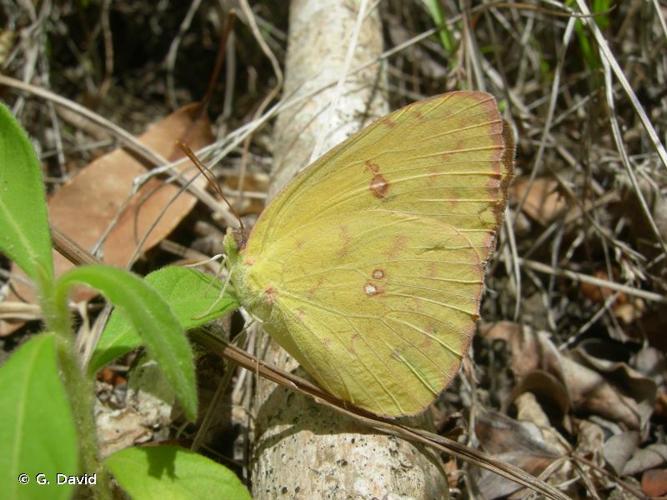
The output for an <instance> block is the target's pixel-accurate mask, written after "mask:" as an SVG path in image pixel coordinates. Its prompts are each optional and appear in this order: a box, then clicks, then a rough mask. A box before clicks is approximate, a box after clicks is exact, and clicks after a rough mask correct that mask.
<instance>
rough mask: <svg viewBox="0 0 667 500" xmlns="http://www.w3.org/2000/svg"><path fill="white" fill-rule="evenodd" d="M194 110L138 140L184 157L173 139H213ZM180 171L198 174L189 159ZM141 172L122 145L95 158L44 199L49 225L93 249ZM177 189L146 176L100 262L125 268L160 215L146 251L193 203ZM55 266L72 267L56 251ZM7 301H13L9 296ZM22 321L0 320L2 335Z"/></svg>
mask: <svg viewBox="0 0 667 500" xmlns="http://www.w3.org/2000/svg"><path fill="white" fill-rule="evenodd" d="M198 108H199V107H198V105H196V104H190V105H188V106H184V107H182V108H180V109H178V110H176V111H175V112H173V113H172V114H170V115H169V116H167V117H165V118H163V119H162V120H160V121H158V122H157V123H155V124H153V125H152V126H150V127H149V128H148V130H147V131H146V132H145V133H144V134H143V135H142V136H141V137H140V138H139V141H140V142H142V143H143V144H145V145H147V146H149V147H150V148H151V149H152V150H153V151H155V152H156V153H159V154H160V155H162V156H163V157H165V158H167V159H169V160H170V161H173V160H176V159H178V158H181V157H183V153H182V151H181V150H180V148H179V147H178V145H177V141H183V142H185V143H187V144H188V145H189V146H190V147H191V148H192V149H199V148H201V147H203V146H206V145H207V144H210V143H211V142H212V141H213V134H212V132H211V127H210V123H209V121H208V119H207V117H206V116H205V115H204V116H203V117H199V113H198V112H197V110H198ZM182 171H183V175H184V176H185V177H186V178H191V177H192V176H193V175H195V174H197V173H198V171H197V170H196V169H194V168H193V167H192V164H191V163H190V162H187V163H185V164H184V166H183V167H182ZM145 173H146V169H145V168H144V165H143V164H142V163H141V162H140V161H138V160H137V159H136V158H135V157H133V156H132V155H131V154H129V153H128V152H126V151H125V150H124V149H121V148H118V149H116V150H114V151H112V152H111V153H108V154H106V155H104V156H101V157H100V158H97V159H96V160H94V161H93V162H92V163H90V164H89V165H88V166H86V167H85V168H83V169H82V170H81V171H80V172H79V174H78V175H76V176H75V177H74V178H73V179H72V180H71V181H70V182H69V183H68V184H66V185H64V186H62V187H61V188H60V189H59V190H58V191H57V192H56V193H55V194H54V195H53V196H52V197H51V198H50V199H49V200H48V206H49V221H50V223H51V225H52V226H54V227H56V228H58V229H59V230H60V231H62V232H63V233H65V234H66V235H67V236H68V237H69V238H70V239H72V240H74V241H75V242H76V243H78V244H79V246H81V247H82V248H84V249H87V250H92V248H93V246H94V245H95V243H96V242H97V241H98V240H99V238H100V237H101V236H102V235H103V232H104V231H105V230H106V229H107V227H108V226H109V224H110V223H111V222H112V220H113V219H114V217H116V215H117V214H118V212H119V210H120V209H121V208H122V205H123V203H124V202H125V201H126V199H127V197H128V195H129V194H130V192H131V189H132V184H133V182H134V180H135V178H137V177H138V176H140V175H143V174H145ZM195 182H196V183H198V185H199V186H205V182H206V181H205V179H204V178H203V177H202V176H200V177H199V178H198V179H197V181H195ZM179 190H180V187H179V186H178V185H174V184H167V183H165V182H164V181H163V180H162V179H158V178H152V179H151V180H149V181H148V182H147V183H146V184H145V185H144V186H143V187H142V188H141V189H140V190H139V192H138V193H136V194H135V195H134V196H132V198H131V199H130V202H129V204H128V205H127V207H126V208H125V210H123V212H122V213H121V215H120V217H119V219H118V223H117V224H116V225H115V226H114V228H113V229H112V230H111V232H110V234H109V235H108V237H107V239H106V241H105V243H104V245H103V247H102V252H103V257H102V260H103V261H104V262H105V263H106V264H110V265H114V266H119V267H125V266H126V265H127V264H128V263H129V262H130V259H131V257H132V255H133V253H134V251H135V249H136V248H137V245H138V244H139V242H140V240H141V239H142V238H143V236H144V235H145V234H146V233H147V232H148V231H149V229H151V226H152V225H153V224H154V223H155V221H157V220H158V217H159V221H158V222H157V224H156V226H155V227H154V228H153V229H152V231H151V232H150V234H149V235H148V237H147V239H146V241H145V243H144V244H143V245H142V247H141V250H142V251H146V250H149V249H150V248H152V247H153V246H155V245H156V244H157V243H159V242H160V241H161V240H162V239H163V238H165V237H166V236H167V235H168V234H169V233H170V232H171V231H172V230H173V229H174V228H175V227H176V226H177V225H178V223H179V222H180V221H181V220H182V219H183V217H185V216H186V215H187V214H188V213H189V211H190V210H191V209H192V207H193V206H194V205H195V203H196V201H197V200H196V198H195V197H194V196H192V195H191V194H189V193H187V192H183V193H180V195H178V197H177V198H176V199H175V200H174V201H173V202H172V199H173V198H174V196H175V195H176V194H177V193H178V192H179ZM163 212H164V213H163ZM160 216H161V217H160ZM54 264H55V271H56V276H58V275H60V274H62V273H64V272H65V271H67V270H68V269H71V268H72V267H73V266H72V264H71V263H70V262H69V261H68V260H67V259H65V258H64V257H62V256H61V255H60V254H59V253H57V252H55V251H54ZM12 273H13V274H14V275H18V276H17V278H16V279H13V280H12V285H13V287H14V288H15V290H16V291H17V293H18V296H19V297H21V298H22V299H24V300H26V301H27V302H34V300H35V293H34V289H33V288H32V287H30V286H27V285H25V284H24V281H23V280H21V279H20V277H21V275H22V274H21V273H20V272H19V270H18V269H17V268H16V266H14V267H13V271H12ZM94 295H95V292H94V291H92V290H89V289H84V288H81V289H79V290H77V292H76V293H75V295H73V296H72V298H73V299H74V300H76V301H80V300H85V299H88V298H91V297H92V296H94ZM9 300H12V297H10V298H9ZM22 324H23V322H9V321H0V337H2V336H6V335H9V334H10V333H12V332H13V331H15V330H16V329H17V328H19V327H20V326H21V325H22Z"/></svg>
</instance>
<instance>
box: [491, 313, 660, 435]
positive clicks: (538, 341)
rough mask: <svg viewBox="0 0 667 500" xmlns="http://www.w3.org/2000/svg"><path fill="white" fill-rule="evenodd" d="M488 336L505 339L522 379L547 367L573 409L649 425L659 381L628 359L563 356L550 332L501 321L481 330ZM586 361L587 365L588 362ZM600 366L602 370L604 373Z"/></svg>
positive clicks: (633, 426)
mask: <svg viewBox="0 0 667 500" xmlns="http://www.w3.org/2000/svg"><path fill="white" fill-rule="evenodd" d="M480 332H481V334H482V335H483V336H484V337H486V338H489V339H503V340H506V341H507V342H508V343H509V346H510V350H511V352H512V371H513V372H514V374H515V376H516V377H517V379H519V380H521V379H522V378H523V377H526V376H527V375H528V374H529V373H531V372H533V371H535V370H544V371H546V372H548V373H550V374H551V375H553V376H554V377H555V378H556V379H557V380H560V381H562V382H563V383H564V385H565V387H566V388H567V391H568V395H569V398H570V402H571V403H572V408H573V409H574V411H576V412H579V413H594V414H597V415H600V416H602V417H604V418H607V419H609V420H612V421H616V422H619V423H622V424H624V425H625V426H626V427H627V428H628V429H630V430H642V429H645V428H646V424H647V422H648V417H649V416H650V414H651V411H652V407H653V400H654V398H655V392H656V386H655V383H654V382H653V381H652V380H650V379H649V378H647V377H644V376H642V375H641V374H639V373H638V372H636V371H634V370H632V369H631V368H630V367H629V366H628V365H627V364H626V363H619V362H612V361H606V360H600V359H597V358H595V359H593V358H594V357H592V356H590V355H589V354H582V353H576V352H574V353H570V355H572V356H575V359H572V358H571V357H568V356H566V355H563V353H561V352H560V351H559V350H558V349H557V348H556V346H555V345H554V344H553V342H551V340H550V338H549V335H548V334H547V333H546V332H538V333H534V332H532V330H531V329H530V328H529V327H523V328H522V327H521V326H520V325H516V324H512V323H508V322H501V323H497V324H496V325H493V326H491V327H485V328H482V329H480ZM582 363H586V364H587V365H589V366H590V367H589V366H585V365H584V364H582ZM597 370H602V371H603V372H604V376H602V375H601V374H600V373H599V372H598V371H597Z"/></svg>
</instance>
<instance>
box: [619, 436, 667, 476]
mask: <svg viewBox="0 0 667 500" xmlns="http://www.w3.org/2000/svg"><path fill="white" fill-rule="evenodd" d="M665 463H667V444H660V443H654V444H650V445H648V446H647V447H646V448H641V449H639V450H636V451H635V453H634V455H633V456H632V458H630V460H628V461H627V463H626V464H625V467H623V475H624V476H633V475H635V474H638V473H640V472H644V471H645V470H648V469H654V468H655V467H659V466H661V465H664V464H665Z"/></svg>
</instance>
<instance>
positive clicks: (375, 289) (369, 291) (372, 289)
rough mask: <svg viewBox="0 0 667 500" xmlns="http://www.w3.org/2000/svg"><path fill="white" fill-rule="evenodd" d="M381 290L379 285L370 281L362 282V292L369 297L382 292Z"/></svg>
mask: <svg viewBox="0 0 667 500" xmlns="http://www.w3.org/2000/svg"><path fill="white" fill-rule="evenodd" d="M383 292H384V290H383V289H382V288H381V287H379V286H377V285H375V284H373V283H371V282H370V281H367V282H366V283H365V284H364V293H365V294H366V295H368V296H369V297H373V296H375V295H379V294H381V293H383Z"/></svg>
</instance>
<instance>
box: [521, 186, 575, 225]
mask: <svg viewBox="0 0 667 500" xmlns="http://www.w3.org/2000/svg"><path fill="white" fill-rule="evenodd" d="M526 193H527V194H526ZM510 196H511V199H512V200H513V201H514V203H518V202H520V201H521V200H522V199H523V198H524V196H526V201H525V202H524V204H523V207H522V210H523V211H524V212H525V213H526V215H528V216H529V217H530V218H531V219H533V220H536V221H537V222H539V223H540V224H542V225H547V224H549V223H550V222H551V221H553V220H555V219H556V218H557V217H558V216H559V215H561V214H562V213H563V212H564V211H565V210H566V209H567V200H566V199H565V198H564V197H563V196H561V194H560V192H559V191H558V182H556V181H555V180H553V179H546V178H539V179H535V180H534V181H533V183H532V185H530V181H529V179H519V180H517V181H516V182H515V183H514V184H513V186H512V187H511V193H510Z"/></svg>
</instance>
